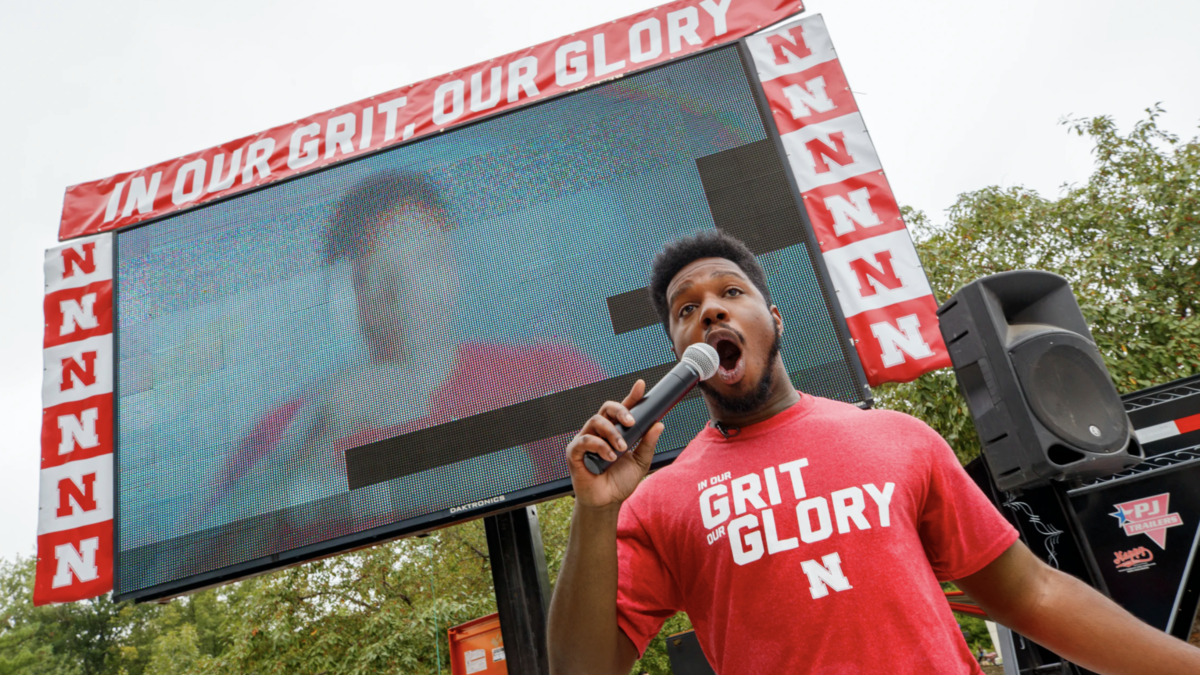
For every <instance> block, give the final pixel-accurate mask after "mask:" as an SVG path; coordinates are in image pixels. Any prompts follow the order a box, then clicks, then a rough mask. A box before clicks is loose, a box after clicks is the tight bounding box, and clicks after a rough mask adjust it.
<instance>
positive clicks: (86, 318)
mask: <svg viewBox="0 0 1200 675" xmlns="http://www.w3.org/2000/svg"><path fill="white" fill-rule="evenodd" d="M58 309H59V311H61V312H62V317H63V319H62V325H60V326H59V327H58V334H59V335H60V336H62V335H70V334H71V333H74V332H75V329H76V328H80V329H83V330H86V329H89V328H96V327H97V326H99V325H100V319H99V318H97V317H96V294H95V293H88V294H86V295H84V296H83V297H82V298H80V299H79V300H78V301H76V300H62V301H60V302H59V303H58Z"/></svg>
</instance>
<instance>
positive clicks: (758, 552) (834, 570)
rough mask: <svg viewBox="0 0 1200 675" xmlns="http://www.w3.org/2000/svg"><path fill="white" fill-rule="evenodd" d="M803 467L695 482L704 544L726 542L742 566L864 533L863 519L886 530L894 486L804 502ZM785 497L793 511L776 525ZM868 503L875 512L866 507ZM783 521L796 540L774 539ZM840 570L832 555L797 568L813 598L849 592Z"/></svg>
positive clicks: (801, 462)
mask: <svg viewBox="0 0 1200 675" xmlns="http://www.w3.org/2000/svg"><path fill="white" fill-rule="evenodd" d="M807 466H808V460H807V459H804V458H801V459H797V460H794V461H791V462H785V463H783V464H780V465H779V466H778V467H774V466H770V467H767V468H765V469H763V470H761V471H759V472H755V473H748V474H746V475H744V476H739V477H737V478H733V479H732V480H730V478H731V476H730V473H729V472H725V473H724V474H719V475H718V476H717V477H714V478H713V479H710V480H706V481H701V482H700V483H699V486H698V487H699V488H700V490H701V492H700V515H701V518H702V520H703V523H704V529H705V530H706V531H707V534H706V539H707V542H708V544H709V545H712V544H713V543H715V542H717V541H719V540H721V539H724V538H728V539H729V546H730V551H731V553H732V555H733V561H734V562H735V563H737V564H738V565H748V564H750V563H753V562H755V561H757V560H761V559H762V558H763V556H770V555H775V554H777V553H785V552H788V551H798V552H802V550H803V549H802V548H801V546H802V543H803V544H812V543H815V542H818V541H824V540H825V539H828V538H829V537H831V536H833V534H834V533H835V532H836V533H837V534H839V535H842V534H849V533H851V532H853V531H856V530H869V529H871V528H872V524H871V518H869V517H868V516H874V517H875V523H876V526H878V527H890V526H891V514H890V510H889V509H890V505H891V501H892V493H893V492H894V490H895V487H896V486H895V484H894V483H884V485H883V488H882V489H880V488H879V487H877V486H876V485H875V484H873V483H866V484H864V485H862V486H861V487H859V486H852V487H848V488H844V489H841V490H835V491H834V492H832V493H831V494H829V495H828V497H825V496H814V497H809V496H808V493H807V490H806V489H805V486H804V476H803V474H802V472H801V470H802V469H804V468H805V467H807ZM725 481H728V483H726V482H725ZM781 483H782V484H783V487H782V488H781ZM787 487H790V488H791V490H787V489H786V488H787ZM785 494H786V495H787V496H788V497H790V498H794V502H793V499H789V500H788V501H789V502H791V503H794V507H792V508H788V507H786V506H784V507H783V508H781V509H778V511H779V514H780V515H779V520H777V519H776V507H780V506H782V505H783V503H784V496H785ZM868 498H869V499H870V502H872V503H873V505H874V507H875V508H873V509H872V508H869V504H868ZM784 519H786V520H787V523H788V526H787V530H786V531H795V532H796V533H797V536H783V537H781V536H780V531H781V530H782V529H783V528H782V527H780V526H781V525H783V523H784ZM841 565H842V560H841V557H840V556H839V555H838V554H837V553H836V552H834V553H830V554H828V555H825V556H822V557H821V560H820V561H817V560H805V561H803V562H801V563H800V567H801V569H802V570H804V572H805V574H806V576H808V579H809V586H810V591H811V592H812V597H813V598H814V599H817V598H823V597H825V596H827V595H828V594H829V590H828V589H830V588H832V589H833V590H835V591H843V590H847V589H849V588H852V586H851V585H850V582H849V580H848V579H846V577H845V575H844V574H843V573H842V568H841Z"/></svg>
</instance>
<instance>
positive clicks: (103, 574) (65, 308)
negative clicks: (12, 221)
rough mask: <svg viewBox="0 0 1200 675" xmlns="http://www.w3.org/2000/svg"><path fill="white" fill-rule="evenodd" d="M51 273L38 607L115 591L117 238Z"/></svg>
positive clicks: (52, 255)
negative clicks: (114, 310)
mask: <svg viewBox="0 0 1200 675" xmlns="http://www.w3.org/2000/svg"><path fill="white" fill-rule="evenodd" d="M202 180H203V178H202V177H200V176H197V177H196V182H197V183H199V181H202ZM143 183H144V181H139V180H137V179H135V180H134V181H133V185H132V188H131V190H130V200H131V201H130V202H129V203H134V202H135V201H136V200H137V199H138V198H139V195H140V194H141V193H142V192H144V191H145V190H146V189H147V188H146V187H145V185H144V184H143ZM120 187H121V186H120V184H118V186H117V188H118V190H119V189H120ZM115 208H116V207H115V206H113V209H114V210H115ZM43 269H44V271H45V274H46V284H45V298H44V300H43V305H42V306H43V308H44V310H45V326H44V333H43V336H42V337H43V342H42V430H41V457H42V469H41V472H40V475H39V479H38V482H39V483H40V488H39V490H38V558H37V564H36V572H35V575H34V584H33V604H34V605H35V606H40V605H45V604H48V603H52V602H72V601H75V600H82V599H84V598H90V597H95V596H97V595H101V594H103V593H106V592H108V591H110V590H112V561H113V555H112V553H113V551H112V544H113V542H112V524H113V521H112V518H113V514H112V506H113V476H112V473H113V455H112V428H113V424H112V382H113V372H112V371H113V362H112V349H113V345H112V235H110V234H104V235H100V236H96V237H90V238H89V239H88V240H84V241H75V242H72V243H69V244H64V245H62V246H58V247H55V248H51V249H48V250H47V251H46V254H45V258H44V260H43Z"/></svg>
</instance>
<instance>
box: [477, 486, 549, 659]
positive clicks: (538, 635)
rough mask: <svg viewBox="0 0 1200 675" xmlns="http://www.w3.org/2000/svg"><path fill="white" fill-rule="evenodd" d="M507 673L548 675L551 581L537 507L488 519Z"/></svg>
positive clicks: (487, 527) (490, 555) (493, 573)
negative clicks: (548, 614) (548, 606)
mask: <svg viewBox="0 0 1200 675" xmlns="http://www.w3.org/2000/svg"><path fill="white" fill-rule="evenodd" d="M483 526H484V530H485V531H486V532H487V545H488V556H489V557H490V558H491V562H492V581H493V582H494V584H495V587H496V607H497V609H498V610H499V613H500V632H501V634H502V635H503V637H504V653H505V658H506V660H507V664H506V665H507V666H508V672H510V673H522V674H524V673H530V674H531V675H549V673H550V661H549V656H548V654H547V649H546V615H547V605H548V603H549V598H550V582H549V577H547V575H546V553H545V551H544V549H543V548H542V531H541V528H540V527H539V525H538V515H537V507H536V506H526V507H524V508H520V509H515V510H512V511H508V512H505V513H500V514H497V515H494V516H487V517H486V518H484V519H483Z"/></svg>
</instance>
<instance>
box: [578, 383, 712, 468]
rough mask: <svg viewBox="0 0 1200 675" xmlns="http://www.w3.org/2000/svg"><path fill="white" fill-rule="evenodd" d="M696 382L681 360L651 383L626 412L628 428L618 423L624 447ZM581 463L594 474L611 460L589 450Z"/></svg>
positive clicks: (631, 444)
mask: <svg viewBox="0 0 1200 675" xmlns="http://www.w3.org/2000/svg"><path fill="white" fill-rule="evenodd" d="M699 381H700V375H699V374H698V373H696V371H694V370H692V369H691V368H689V367H688V366H687V365H686V364H683V363H680V364H678V365H676V366H675V367H674V368H672V369H671V370H670V372H668V373H667V374H666V375H664V376H663V379H661V380H659V381H658V384H656V385H654V388H652V389H651V390H650V391H648V392H646V395H645V396H643V397H642V399H641V400H640V401H638V402H637V403H635V404H633V407H632V408H630V409H629V414H630V415H633V425H632V426H628V427H627V426H625V425H623V424H620V423H617V425H616V427H617V431H619V432H620V433H621V437H622V438H624V439H625V445H626V447H628V448H629V449H630V450H632V449H633V448H636V447H637V444H638V442H639V441H641V440H642V436H644V435H646V432H647V431H649V430H650V427H652V426H654V425H655V423H657V422H658V421H659V420H661V419H662V418H663V417H664V416H666V414H667V413H668V412H670V410H671V408H674V407H675V404H676V403H679V401H681V400H682V399H683V397H684V396H687V394H688V392H689V391H691V390H692V387H695V386H696V383H698V382H699ZM625 452H628V450H626V451H625ZM625 452H618V453H617V458H618V459H620V457H621V455H624V454H625ZM583 465H584V466H586V467H587V469H588V471H591V472H592V474H593V475H596V476H599V475H600V474H602V473H604V472H605V471H606V470H608V467H609V466H611V465H612V462H610V461H608V460H606V459H604V458H603V457H601V456H600V455H597V454H596V453H594V452H588V453H584V455H583Z"/></svg>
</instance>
